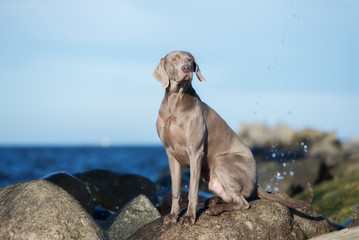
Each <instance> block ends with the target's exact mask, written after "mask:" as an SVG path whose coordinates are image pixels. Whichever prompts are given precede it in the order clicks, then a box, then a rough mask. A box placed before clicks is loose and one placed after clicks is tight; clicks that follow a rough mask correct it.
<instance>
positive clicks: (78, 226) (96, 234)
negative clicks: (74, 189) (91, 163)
mask: <svg viewBox="0 0 359 240" xmlns="http://www.w3.org/2000/svg"><path fill="white" fill-rule="evenodd" d="M0 226H1V228H0V239H86V240H92V239H106V237H105V235H104V233H103V232H102V231H101V229H100V228H99V226H98V225H97V224H96V223H95V222H94V220H93V219H92V217H91V216H90V215H89V214H88V213H87V212H86V211H85V210H84V209H83V208H82V207H81V205H80V204H79V203H78V201H76V200H75V199H74V198H73V197H72V196H71V195H70V194H68V193H67V192H66V191H65V190H63V189H62V188H60V187H58V186H57V185H55V184H53V183H51V182H49V181H46V180H36V181H32V182H26V183H19V184H16V185H11V186H8V187H5V188H3V189H1V190H0Z"/></svg>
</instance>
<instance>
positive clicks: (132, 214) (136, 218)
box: [103, 195, 161, 240]
mask: <svg viewBox="0 0 359 240" xmlns="http://www.w3.org/2000/svg"><path fill="white" fill-rule="evenodd" d="M159 217H161V215H160V213H159V212H158V210H157V209H156V208H155V206H153V204H152V203H151V202H150V200H148V198H147V197H146V196H145V195H140V196H138V197H136V198H135V199H133V200H132V201H131V202H129V203H128V204H126V205H125V206H124V207H123V208H122V209H121V210H120V211H118V212H117V213H116V214H115V215H114V216H112V217H111V218H110V219H109V220H108V222H107V223H106V224H105V225H104V226H103V228H104V229H105V231H106V233H107V235H108V236H109V238H110V239H118V240H120V239H127V238H128V237H129V236H131V235H132V234H133V233H135V232H136V231H137V230H138V229H139V228H140V227H142V226H143V225H145V224H147V223H149V222H151V221H153V220H155V219H157V218H159Z"/></svg>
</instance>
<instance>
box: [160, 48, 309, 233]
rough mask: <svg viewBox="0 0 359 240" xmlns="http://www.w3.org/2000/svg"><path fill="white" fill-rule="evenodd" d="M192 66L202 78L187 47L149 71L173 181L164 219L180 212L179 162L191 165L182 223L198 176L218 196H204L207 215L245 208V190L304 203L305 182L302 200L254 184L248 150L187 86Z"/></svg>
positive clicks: (191, 214) (191, 216)
mask: <svg viewBox="0 0 359 240" xmlns="http://www.w3.org/2000/svg"><path fill="white" fill-rule="evenodd" d="M193 72H194V73H196V75H197V77H198V79H199V80H200V81H201V82H205V81H206V79H205V78H204V77H203V76H202V74H201V73H200V70H199V67H198V64H197V62H196V60H195V58H194V57H193V56H192V55H191V54H190V53H188V52H183V51H174V52H170V53H168V54H167V55H166V56H165V57H164V58H162V59H161V61H160V63H159V64H158V66H157V68H156V70H155V71H154V73H153V76H154V78H155V79H156V80H157V81H159V82H161V83H162V86H163V87H164V88H165V89H166V92H165V96H164V98H163V101H162V104H161V107H160V110H159V114H158V119H157V123H156V126H157V133H158V135H159V137H160V138H161V141H162V143H163V145H164V147H165V148H166V152H167V155H168V162H169V167H170V171H171V181H172V208H171V212H170V214H168V215H166V216H165V218H164V224H168V223H173V222H177V220H178V217H179V213H180V206H179V200H180V196H181V178H182V167H187V168H190V187H189V195H188V208H187V212H186V214H185V215H184V216H183V217H181V219H180V224H181V226H182V227H183V226H189V225H192V224H194V223H195V220H196V210H197V205H198V185H199V181H200V177H202V179H203V180H204V182H205V183H206V184H207V185H208V189H209V190H210V191H212V192H213V193H215V194H216V196H217V197H213V198H211V199H210V200H209V201H208V204H207V205H208V206H207V207H208V208H207V210H206V213H207V214H209V215H219V214H221V213H222V212H224V211H233V210H241V209H248V208H249V207H250V206H249V203H248V202H247V200H246V198H248V197H250V196H259V197H261V198H265V199H268V200H271V201H277V202H279V203H281V204H283V205H285V206H287V207H291V208H299V207H302V206H305V205H307V204H309V203H310V202H311V200H312V197H313V192H312V189H311V187H310V185H309V184H308V189H309V196H308V199H307V200H306V201H305V202H300V201H295V200H292V199H285V198H282V197H280V196H278V195H275V194H269V193H267V192H265V191H264V190H263V189H262V188H260V187H259V186H258V183H257V182H258V177H257V166H256V162H255V160H254V157H253V155H252V152H251V151H250V149H249V148H248V147H247V146H246V145H245V144H244V143H243V142H242V140H241V139H240V138H239V137H238V135H237V134H236V133H235V132H234V131H233V130H232V129H231V128H230V127H229V126H228V125H227V123H226V122H225V121H224V120H223V119H222V118H221V117H220V116H219V115H218V114H217V113H216V112H215V111H214V110H213V109H212V108H210V107H209V106H208V105H206V104H205V103H204V102H202V101H201V99H200V98H199V96H198V95H197V94H196V92H195V90H194V89H193V87H192V83H191V81H192V76H193V75H192V73H193Z"/></svg>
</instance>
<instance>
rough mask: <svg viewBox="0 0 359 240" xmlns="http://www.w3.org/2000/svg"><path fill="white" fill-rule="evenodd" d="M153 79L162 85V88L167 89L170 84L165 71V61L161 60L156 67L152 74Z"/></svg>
mask: <svg viewBox="0 0 359 240" xmlns="http://www.w3.org/2000/svg"><path fill="white" fill-rule="evenodd" d="M153 77H154V78H155V79H156V80H157V81H159V82H160V83H162V87H164V88H167V87H168V85H169V84H170V80H169V77H168V75H167V73H166V70H165V59H164V58H162V59H161V61H160V63H159V64H158V65H157V67H156V69H155V71H154V72H153Z"/></svg>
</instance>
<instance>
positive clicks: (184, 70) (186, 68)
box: [181, 65, 191, 73]
mask: <svg viewBox="0 0 359 240" xmlns="http://www.w3.org/2000/svg"><path fill="white" fill-rule="evenodd" d="M181 69H182V72H184V73H188V72H190V71H191V67H190V66H189V65H183V66H182V68H181Z"/></svg>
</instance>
